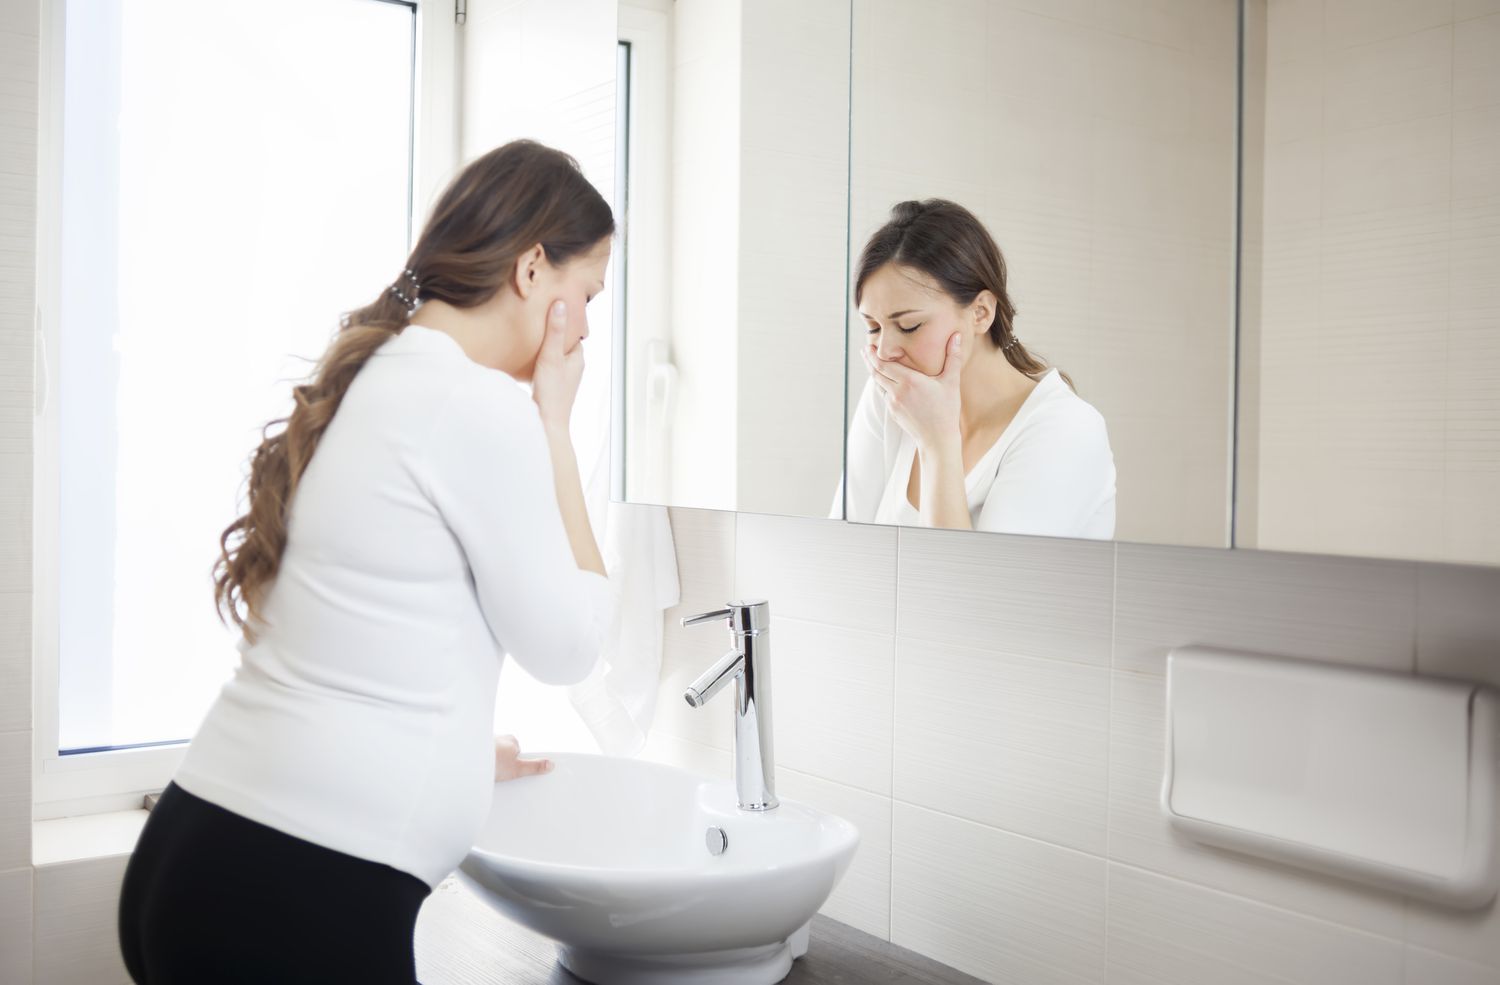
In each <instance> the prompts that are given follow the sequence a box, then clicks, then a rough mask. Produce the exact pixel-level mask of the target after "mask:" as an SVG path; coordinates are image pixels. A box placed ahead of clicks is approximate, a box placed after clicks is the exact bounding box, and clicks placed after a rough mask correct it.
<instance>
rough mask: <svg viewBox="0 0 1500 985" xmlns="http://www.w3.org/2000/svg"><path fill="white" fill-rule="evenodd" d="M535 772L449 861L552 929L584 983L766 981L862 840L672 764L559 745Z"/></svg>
mask: <svg viewBox="0 0 1500 985" xmlns="http://www.w3.org/2000/svg"><path fill="white" fill-rule="evenodd" d="M549 758H551V759H552V760H553V761H554V762H555V764H556V766H555V768H554V769H553V771H552V772H551V773H549V774H547V775H545V776H537V777H528V778H525V779H521V780H511V781H508V782H505V783H497V784H496V785H495V793H494V801H493V803H492V805H491V808H490V813H489V817H488V819H487V820H486V822H485V826H484V829H483V831H482V832H481V834H480V836H479V839H478V841H477V842H476V844H475V845H474V848H473V849H472V850H471V851H470V852H469V855H468V857H467V858H466V859H465V860H464V862H463V864H462V865H461V866H460V867H459V874H460V876H461V877H462V878H463V879H464V881H465V882H467V883H468V884H469V885H470V886H471V887H473V888H474V889H475V890H476V892H478V893H479V895H480V896H481V897H482V898H484V899H486V900H488V901H489V903H490V904H491V905H493V906H494V907H495V908H496V909H498V910H500V911H501V912H502V913H504V914H505V915H506V916H507V917H510V918H511V919H513V920H515V921H517V922H518V923H521V924H523V925H525V926H527V927H530V928H531V929H532V930H535V931H537V932H538V933H541V934H545V935H546V936H548V937H551V938H552V939H554V940H556V941H557V942H558V945H559V947H558V957H559V960H560V961H561V962H562V964H563V965H564V966H565V967H567V968H568V969H569V970H570V971H572V972H573V973H574V974H575V975H577V976H578V977H580V978H582V979H584V980H585V981H589V982H593V983H595V985H645V983H671V985H697V983H702V985H769V983H771V982H777V981H780V980H781V979H782V978H783V977H785V976H786V974H787V972H788V971H789V970H790V969H791V962H792V960H793V958H795V957H798V956H800V954H801V953H802V952H803V951H804V950H806V929H805V928H806V925H807V923H808V921H810V920H811V919H812V917H813V914H814V913H816V912H817V911H818V908H819V907H821V906H822V905H823V903H824V902H825V901H826V900H827V899H828V896H829V894H830V893H831V892H833V888H834V886H836V885H837V884H838V881H839V879H840V878H841V877H842V876H843V874H844V871H845V870H846V869H847V868H848V866H849V861H850V859H852V858H853V856H854V850H855V847H856V845H857V844H858V842H859V832H858V831H857V830H856V829H855V828H854V826H853V825H852V824H850V823H849V822H848V821H845V820H843V819H842V818H838V817H834V816H833V815H830V814H825V813H823V812H821V811H816V810H813V809H812V808H810V807H807V806H805V805H802V804H798V803H796V802H794V801H785V800H784V801H782V803H781V806H780V807H778V808H776V809H775V810H772V811H767V812H765V813H752V812H748V811H741V810H740V809H739V807H738V806H737V802H736V798H735V791H734V784H733V783H731V782H729V781H722V780H706V779H704V778H702V777H699V776H696V775H694V774H692V773H688V772H686V771H684V770H680V769H676V768H674V767H671V766H663V765H660V764H657V763H649V762H642V761H639V760H633V759H618V758H614V757H609V756H589V755H582V754H572V753H562V754H557V755H553V756H550V757H549Z"/></svg>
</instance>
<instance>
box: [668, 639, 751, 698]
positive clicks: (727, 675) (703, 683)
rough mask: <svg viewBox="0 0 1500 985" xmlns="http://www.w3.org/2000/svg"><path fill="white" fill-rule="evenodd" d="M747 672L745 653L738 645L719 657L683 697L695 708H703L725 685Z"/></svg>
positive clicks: (690, 686)
mask: <svg viewBox="0 0 1500 985" xmlns="http://www.w3.org/2000/svg"><path fill="white" fill-rule="evenodd" d="M744 672H745V655H744V654H743V653H741V652H740V651H739V648H738V647H736V648H735V649H733V650H730V651H729V652H728V653H726V654H724V655H723V656H722V657H720V658H719V661H718V663H716V664H714V665H713V666H712V667H710V668H708V669H707V670H705V671H704V672H703V674H702V675H701V676H700V677H699V678H698V679H697V680H696V681H694V682H693V683H692V684H691V685H689V686H688V689H687V690H686V691H684V692H683V695H682V696H683V698H684V699H686V700H687V703H688V704H689V705H691V706H692V707H694V708H702V707H703V706H704V705H705V704H707V703H708V701H709V699H711V698H712V697H713V696H714V695H716V694H718V693H719V692H720V691H722V690H723V689H724V686H725V685H726V684H728V683H729V682H730V681H732V680H734V679H735V678H736V677H738V676H739V675H740V674H742V673H744Z"/></svg>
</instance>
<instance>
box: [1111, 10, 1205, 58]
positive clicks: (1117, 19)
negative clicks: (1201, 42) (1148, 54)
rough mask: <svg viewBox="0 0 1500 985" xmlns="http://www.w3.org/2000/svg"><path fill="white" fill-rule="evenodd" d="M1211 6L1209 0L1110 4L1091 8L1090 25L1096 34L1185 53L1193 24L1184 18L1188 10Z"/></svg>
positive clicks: (1191, 43)
mask: <svg viewBox="0 0 1500 985" xmlns="http://www.w3.org/2000/svg"><path fill="white" fill-rule="evenodd" d="M1211 5H1212V2H1211V0H1210V2H1204V3H1198V4H1173V3H1160V2H1157V0H1111V2H1109V3H1101V4H1099V6H1098V7H1097V8H1095V13H1094V24H1095V26H1096V27H1097V28H1098V29H1099V30H1101V31H1105V32H1107V33H1110V34H1119V35H1123V36H1125V37H1127V38H1134V39H1135V40H1137V41H1145V42H1148V43H1150V44H1154V45H1161V46H1164V47H1168V48H1178V49H1181V50H1184V51H1185V50H1188V49H1190V48H1191V47H1192V46H1193V24H1194V22H1193V19H1192V18H1191V17H1190V16H1188V8H1190V7H1207V6H1211ZM1220 5H1221V6H1222V3H1221V4H1220Z"/></svg>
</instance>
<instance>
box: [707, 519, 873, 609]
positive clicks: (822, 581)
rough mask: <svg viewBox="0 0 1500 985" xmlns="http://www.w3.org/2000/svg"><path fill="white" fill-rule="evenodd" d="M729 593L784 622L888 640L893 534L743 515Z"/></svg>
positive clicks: (857, 526)
mask: <svg viewBox="0 0 1500 985" xmlns="http://www.w3.org/2000/svg"><path fill="white" fill-rule="evenodd" d="M736 542H737V546H736V570H735V592H736V594H737V595H738V596H739V597H742V598H762V599H767V600H769V601H770V603H771V625H772V626H773V627H774V626H775V625H776V619H777V618H779V617H781V616H790V617H792V618H796V619H807V620H812V621H816V622H821V623H826V624H828V625H832V626H847V627H850V628H852V629H859V630H864V631H867V632H874V633H886V634H889V633H891V632H893V631H894V628H895V584H894V582H895V579H894V572H895V564H896V531H895V530H894V529H893V528H891V527H877V526H867V525H863V524H853V523H842V522H839V521H836V520H819V519H802V518H796V517H778V516H759V515H753V514H741V516H740V518H739V525H738V532H737V537H736Z"/></svg>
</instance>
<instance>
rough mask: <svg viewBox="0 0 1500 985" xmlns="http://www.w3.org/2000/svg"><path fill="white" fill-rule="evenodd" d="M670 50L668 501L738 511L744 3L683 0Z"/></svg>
mask: <svg viewBox="0 0 1500 985" xmlns="http://www.w3.org/2000/svg"><path fill="white" fill-rule="evenodd" d="M672 45H673V66H672V73H673V75H672V85H673V100H672V107H673V112H672V182H673V184H672V200H671V211H672V328H671V338H672V359H673V361H674V362H675V363H676V364H677V368H678V371H679V372H680V374H681V375H680V377H679V384H678V397H677V411H676V414H675V416H674V418H673V427H672V450H671V469H672V472H671V486H670V489H671V496H670V498H669V499H668V502H673V503H696V504H702V505H704V506H709V505H712V506H715V507H717V508H720V509H733V508H734V507H735V506H736V505H737V503H736V499H735V488H736V487H735V483H736V479H737V476H738V460H737V456H736V454H735V434H736V429H737V428H738V420H739V415H738V407H739V402H738V396H737V394H738V386H739V366H738V360H737V356H738V353H737V348H736V344H735V340H736V339H737V338H738V336H739V277H738V270H739V224H740V190H739V184H740V127H739V114H738V107H739V105H740V0H678V2H677V3H676V5H675V15H674V20H673V26H672ZM638 379H639V376H638V375H636V376H632V377H631V380H632V382H635V381H636V380H638Z"/></svg>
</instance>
